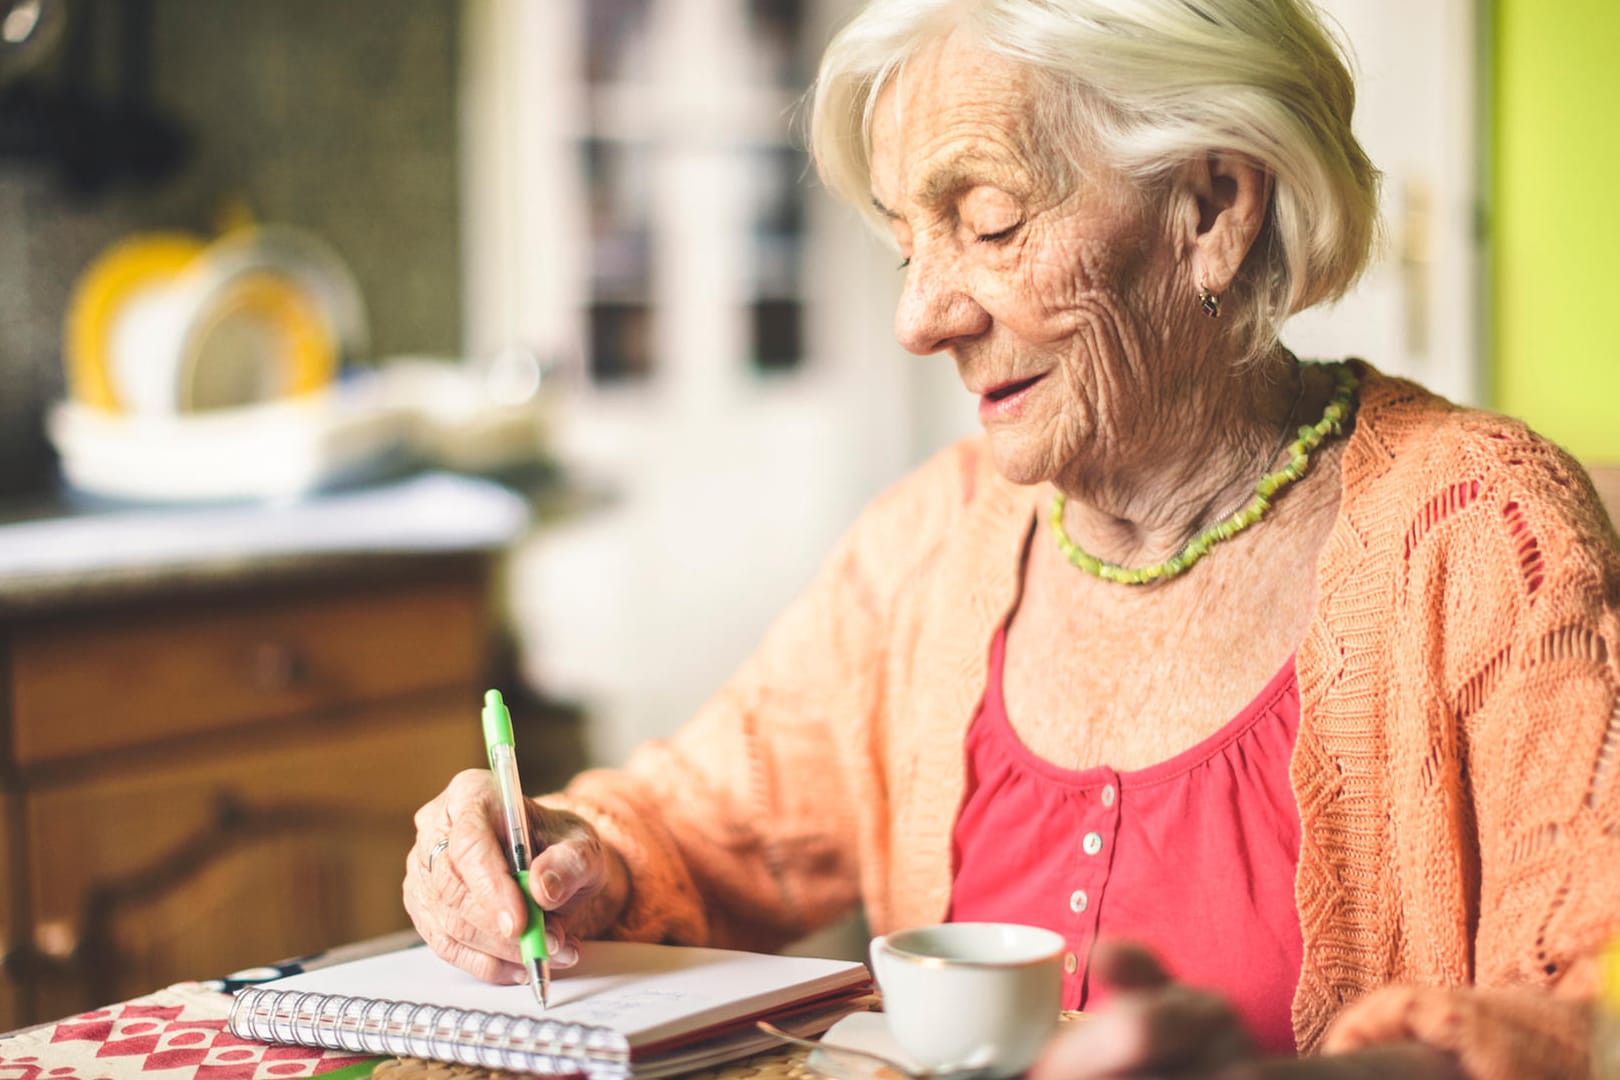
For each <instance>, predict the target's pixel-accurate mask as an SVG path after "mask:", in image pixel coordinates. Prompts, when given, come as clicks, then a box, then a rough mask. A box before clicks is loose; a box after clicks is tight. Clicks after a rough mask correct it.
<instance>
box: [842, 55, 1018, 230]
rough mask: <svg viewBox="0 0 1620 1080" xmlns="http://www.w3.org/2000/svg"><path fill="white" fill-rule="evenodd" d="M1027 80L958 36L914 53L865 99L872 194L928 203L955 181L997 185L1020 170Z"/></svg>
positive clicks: (998, 58) (1015, 67)
mask: <svg viewBox="0 0 1620 1080" xmlns="http://www.w3.org/2000/svg"><path fill="white" fill-rule="evenodd" d="M1031 83H1032V78H1031V75H1030V72H1029V71H1028V70H1027V69H1026V68H1024V67H1022V66H1020V65H1018V64H1016V63H1014V62H1013V61H1010V60H1008V59H1006V58H1004V57H1001V56H997V55H995V54H994V53H990V52H988V51H986V50H984V49H982V48H979V47H977V46H974V45H971V44H970V43H967V42H965V41H962V40H960V34H959V33H956V34H952V35H950V36H949V37H947V38H946V39H944V40H943V41H941V42H939V43H937V44H935V45H933V46H930V47H928V48H925V49H923V50H920V51H919V52H917V53H916V54H914V55H913V56H912V57H910V58H909V59H908V60H907V61H906V63H905V65H904V66H903V67H902V68H901V69H900V70H899V71H897V73H896V74H895V76H894V77H893V78H892V79H890V80H889V83H888V85H886V86H885V87H884V88H883V89H882V90H881V91H880V92H879V93H878V95H877V98H876V100H875V101H874V102H873V113H872V184H873V188H874V192H873V194H874V196H876V198H877V199H878V200H880V202H886V199H885V196H886V195H887V196H888V198H900V197H902V196H904V197H906V198H910V199H912V200H914V201H916V202H918V203H922V204H928V203H931V202H934V201H937V200H939V199H940V198H943V197H946V196H947V195H948V194H949V190H948V189H949V188H951V187H953V186H956V185H958V184H959V183H960V182H961V181H962V180H963V179H972V178H982V179H984V180H986V181H989V182H1000V181H1004V180H1007V179H1010V178H1009V177H1006V176H1004V175H1003V174H1006V173H1008V172H1009V171H1020V170H1023V169H1026V168H1027V166H1028V165H1029V158H1030V155H1031V154H1032V152H1033V145H1032V134H1033V127H1034V116H1033V108H1034V97H1033V94H1032V93H1031ZM896 187H898V188H899V189H900V190H885V189H894V188H896ZM890 205H892V204H890Z"/></svg>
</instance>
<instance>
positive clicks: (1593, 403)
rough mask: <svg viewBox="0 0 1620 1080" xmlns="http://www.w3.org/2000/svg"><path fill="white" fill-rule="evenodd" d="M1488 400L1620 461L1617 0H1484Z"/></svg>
mask: <svg viewBox="0 0 1620 1080" xmlns="http://www.w3.org/2000/svg"><path fill="white" fill-rule="evenodd" d="M1493 33H1494V48H1495V53H1496V55H1495V58H1494V59H1495V70H1494V72H1493V73H1492V78H1493V80H1494V87H1493V89H1494V101H1493V103H1492V108H1493V110H1494V118H1495V124H1494V139H1493V146H1492V154H1493V157H1494V169H1495V174H1494V177H1493V179H1492V183H1493V185H1494V189H1495V191H1494V203H1495V213H1494V220H1493V234H1492V240H1493V251H1492V260H1493V264H1492V265H1493V270H1492V283H1491V291H1492V292H1493V294H1494V308H1493V311H1492V313H1491V322H1492V333H1493V336H1494V338H1495V356H1494V370H1493V376H1494V377H1493V380H1492V382H1493V393H1494V397H1493V404H1494V406H1495V407H1496V408H1497V409H1500V410H1501V411H1503V412H1506V413H1510V414H1512V415H1514V416H1519V417H1522V418H1523V419H1524V420H1526V421H1527V422H1528V423H1529V424H1530V425H1531V426H1532V427H1533V428H1535V429H1536V430H1538V431H1540V432H1541V433H1542V434H1544V435H1547V436H1548V437H1550V438H1552V439H1554V440H1555V441H1557V442H1559V443H1561V444H1563V445H1564V446H1565V447H1567V448H1568V449H1569V450H1570V451H1572V452H1573V453H1574V454H1575V455H1576V456H1577V457H1579V458H1582V459H1584V460H1587V461H1620V0H1495V4H1494V26H1493Z"/></svg>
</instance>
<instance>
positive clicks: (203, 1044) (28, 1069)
mask: <svg viewBox="0 0 1620 1080" xmlns="http://www.w3.org/2000/svg"><path fill="white" fill-rule="evenodd" d="M230 1007H231V999H230V996H229V995H227V994H220V993H216V992H214V991H211V990H208V989H207V988H206V987H202V986H198V985H193V984H186V983H182V984H180V985H178V986H172V987H170V988H169V989H167V990H160V991H158V992H157V993H156V994H152V995H150V996H148V997H144V998H137V999H136V1000H134V1001H128V1002H125V1003H123V1004H121V1005H114V1006H111V1007H109V1008H106V1009H97V1010H95V1011H93V1012H87V1013H83V1014H81V1015H79V1016H74V1017H70V1018H68V1019H66V1020H63V1021H60V1022H59V1023H56V1024H52V1025H48V1026H46V1027H42V1028H35V1029H33V1030H31V1031H26V1032H22V1033H20V1034H18V1035H16V1036H13V1037H11V1038H7V1039H0V1080H296V1078H298V1077H306V1076H315V1075H317V1074H319V1073H326V1072H331V1071H332V1070H334V1069H341V1068H345V1067H347V1066H349V1065H356V1064H359V1063H360V1062H363V1061H367V1060H369V1058H367V1057H366V1056H364V1055H360V1056H357V1055H354V1054H349V1053H345V1052H343V1051H337V1050H315V1049H310V1048H307V1047H303V1046H270V1045H266V1044H265V1043H258V1042H252V1041H250V1040H247V1039H239V1038H237V1037H236V1036H235V1035H232V1034H231V1033H230V1032H229V1031H226V1030H225V1020H226V1017H227V1016H228V1015H229V1014H230Z"/></svg>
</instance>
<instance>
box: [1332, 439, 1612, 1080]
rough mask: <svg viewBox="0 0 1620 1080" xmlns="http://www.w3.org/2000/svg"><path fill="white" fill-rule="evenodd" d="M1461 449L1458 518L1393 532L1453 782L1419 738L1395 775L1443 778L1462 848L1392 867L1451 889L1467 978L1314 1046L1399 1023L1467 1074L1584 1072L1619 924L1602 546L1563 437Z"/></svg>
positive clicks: (1492, 1077)
mask: <svg viewBox="0 0 1620 1080" xmlns="http://www.w3.org/2000/svg"><path fill="white" fill-rule="evenodd" d="M1480 423H1481V424H1483V423H1485V422H1484V421H1481V422H1480ZM1473 445H1474V446H1476V447H1481V446H1482V447H1484V449H1483V450H1482V451H1480V452H1479V454H1480V456H1479V457H1478V458H1476V463H1477V468H1475V469H1474V470H1473V476H1474V477H1475V479H1469V480H1466V481H1464V482H1463V483H1464V484H1465V485H1466V490H1463V489H1462V488H1459V487H1456V486H1455V485H1454V486H1453V488H1451V489H1447V491H1446V492H1445V493H1444V496H1443V498H1444V499H1446V500H1450V502H1449V503H1447V505H1448V506H1449V505H1453V504H1456V503H1457V502H1458V493H1459V492H1461V494H1462V495H1465V496H1467V497H1468V498H1470V499H1473V500H1475V501H1476V502H1477V504H1478V512H1477V513H1475V514H1474V515H1473V519H1472V520H1473V521H1474V523H1475V527H1474V528H1473V529H1470V530H1467V531H1466V532H1456V533H1454V534H1453V535H1452V537H1451V539H1450V540H1449V541H1448V542H1447V543H1446V545H1444V546H1440V545H1425V543H1424V542H1423V540H1422V538H1421V537H1420V536H1419V535H1418V533H1417V530H1416V529H1414V530H1413V531H1412V532H1410V533H1408V539H1407V544H1408V552H1409V556H1410V557H1409V570H1408V573H1409V575H1410V577H1409V582H1410V586H1411V592H1410V594H1409V595H1410V596H1411V598H1412V599H1413V600H1414V601H1416V600H1419V599H1421V598H1424V597H1428V598H1430V600H1429V601H1428V602H1429V603H1430V604H1431V605H1432V606H1431V607H1430V610H1429V611H1427V612H1426V613H1425V612H1423V611H1422V608H1421V605H1418V604H1416V603H1414V604H1413V606H1412V608H1411V613H1412V617H1413V618H1421V617H1425V616H1426V617H1427V618H1428V619H1429V620H1430V625H1431V626H1432V627H1433V628H1434V629H1433V631H1432V632H1431V633H1430V634H1429V636H1428V637H1427V638H1426V639H1425V640H1426V641H1427V642H1428V645H1427V648H1428V649H1429V650H1430V651H1429V655H1428V657H1427V658H1425V657H1421V656H1419V657H1413V658H1411V659H1410V660H1409V661H1408V662H1409V663H1410V664H1412V665H1413V667H1414V669H1415V668H1417V667H1425V666H1426V665H1432V666H1427V667H1426V670H1428V671H1430V672H1432V673H1433V682H1434V684H1436V685H1435V690H1436V691H1437V692H1438V695H1437V698H1436V700H1437V702H1438V706H1439V709H1440V713H1441V715H1443V716H1444V717H1446V718H1447V723H1448V724H1449V725H1451V726H1452V727H1453V730H1454V732H1455V736H1454V738H1455V739H1456V742H1455V744H1454V745H1455V751H1454V753H1455V760H1456V762H1457V772H1456V774H1455V781H1453V780H1451V779H1449V778H1450V777H1451V776H1452V775H1453V774H1452V773H1451V771H1450V769H1449V768H1448V767H1444V766H1442V764H1441V763H1442V762H1443V761H1445V760H1447V758H1448V751H1446V750H1445V749H1444V748H1443V745H1442V744H1441V743H1436V745H1435V747H1434V748H1433V749H1432V750H1431V752H1430V755H1429V757H1428V758H1427V759H1425V761H1423V762H1419V763H1418V767H1417V768H1416V770H1415V772H1414V774H1413V775H1414V776H1415V777H1416V778H1417V780H1418V787H1421V786H1422V784H1423V779H1424V777H1427V776H1431V775H1432V776H1433V777H1435V778H1437V779H1436V780H1435V782H1436V783H1444V784H1447V785H1450V784H1451V783H1453V782H1455V783H1456V784H1457V785H1459V786H1460V788H1461V790H1460V791H1458V792H1457V797H1455V798H1451V799H1447V800H1444V801H1442V802H1440V803H1437V804H1436V805H1445V806H1450V807H1451V808H1452V812H1453V813H1455V814H1456V815H1457V818H1456V819H1455V822H1454V824H1453V826H1452V827H1451V828H1452V829H1454V830H1455V832H1454V834H1453V835H1456V836H1457V837H1459V838H1460V839H1461V850H1460V851H1455V852H1453V853H1452V854H1451V855H1450V856H1449V857H1446V858H1444V859H1430V860H1427V861H1425V862H1423V863H1422V864H1421V865H1420V864H1419V863H1418V862H1417V861H1413V862H1409V863H1407V864H1405V865H1404V866H1403V874H1404V882H1405V884H1404V889H1405V890H1406V892H1407V893H1408V897H1407V899H1408V900H1409V901H1410V900H1412V899H1416V898H1427V897H1430V896H1431V895H1435V894H1437V893H1438V889H1437V887H1436V883H1439V882H1444V881H1455V882H1456V883H1457V884H1458V885H1459V886H1460V891H1459V893H1458V896H1459V899H1460V901H1461V907H1460V908H1459V909H1457V910H1456V914H1455V918H1456V919H1457V920H1458V921H1459V925H1461V926H1463V927H1465V928H1466V930H1465V932H1471V941H1470V951H1469V953H1468V954H1466V959H1465V963H1466V965H1467V966H1466V967H1464V968H1463V969H1462V971H1463V973H1464V975H1465V977H1468V976H1471V982H1472V984H1473V985H1472V986H1471V987H1458V988H1443V987H1429V988H1413V987H1400V986H1396V987H1389V988H1385V989H1382V990H1379V991H1376V992H1374V993H1372V994H1369V995H1368V996H1367V997H1365V998H1364V999H1362V1000H1361V1001H1359V1002H1357V1003H1355V1004H1353V1005H1351V1006H1350V1007H1348V1008H1347V1009H1346V1010H1345V1011H1344V1013H1343V1014H1342V1015H1341V1016H1340V1017H1339V1018H1338V1020H1337V1021H1336V1025H1335V1027H1334V1029H1333V1035H1332V1036H1331V1038H1330V1039H1329V1042H1328V1045H1330V1046H1341V1047H1348V1046H1353V1045H1365V1044H1366V1043H1369V1042H1374V1041H1382V1040H1385V1039H1390V1038H1413V1037H1415V1038H1418V1039H1420V1040H1422V1041H1424V1042H1426V1043H1429V1044H1431V1045H1434V1046H1436V1047H1439V1048H1441V1049H1444V1050H1447V1051H1449V1052H1451V1053H1453V1054H1454V1055H1455V1056H1456V1057H1457V1059H1458V1060H1459V1062H1460V1063H1461V1064H1462V1065H1463V1066H1464V1068H1465V1069H1466V1071H1467V1072H1468V1074H1469V1075H1470V1076H1472V1077H1474V1078H1476V1080H1497V1078H1504V1080H1505V1078H1509V1077H1512V1078H1516V1080H1531V1078H1543V1077H1544V1078H1548V1080H1551V1078H1554V1077H1568V1076H1582V1075H1585V1074H1586V1058H1587V1041H1588V1018H1589V1012H1590V999H1591V994H1592V992H1593V988H1594V986H1595V982H1596V980H1595V979H1594V978H1593V977H1592V972H1593V971H1594V969H1595V964H1596V960H1595V957H1596V956H1597V955H1598V954H1599V952H1600V951H1601V949H1602V948H1603V945H1604V944H1605V942H1606V941H1607V940H1608V939H1609V938H1610V937H1611V936H1613V935H1615V934H1616V933H1620V907H1617V906H1616V904H1615V897H1616V896H1620V774H1617V769H1620V663H1617V661H1620V556H1617V553H1616V544H1615V537H1614V533H1613V530H1612V528H1611V526H1610V525H1609V523H1608V521H1607V518H1606V516H1605V514H1604V512H1603V510H1602V508H1601V506H1600V504H1599V503H1598V502H1597V500H1596V497H1595V495H1594V494H1593V493H1592V491H1591V487H1590V484H1589V483H1588V482H1587V480H1586V478H1585V476H1584V474H1583V473H1582V471H1581V469H1580V468H1579V466H1578V465H1576V464H1575V462H1574V461H1572V460H1571V459H1569V458H1568V456H1567V455H1565V454H1564V453H1563V452H1562V451H1559V450H1558V449H1557V448H1556V447H1553V446H1551V445H1550V444H1548V443H1546V442H1545V441H1543V440H1540V439H1538V438H1536V437H1535V436H1533V435H1531V434H1530V433H1528V432H1526V431H1524V430H1523V429H1522V428H1521V427H1518V426H1516V425H1507V424H1502V425H1501V426H1500V427H1496V428H1492V429H1491V430H1490V431H1489V433H1488V434H1487V435H1486V436H1485V438H1484V439H1482V440H1480V441H1479V442H1476V443H1474V444H1473ZM1421 521H1422V519H1420V523H1421ZM1442 726H1445V725H1442ZM1403 775H1404V774H1403ZM1408 797H1414V798H1415V796H1414V794H1413V792H1412V791H1398V792H1397V793H1396V800H1397V803H1398V804H1399V803H1400V802H1401V800H1402V799H1405V798H1408ZM1398 814H1399V812H1398ZM1400 820H1401V822H1402V826H1403V827H1405V828H1406V829H1407V830H1408V831H1410V832H1416V831H1417V829H1418V824H1417V823H1416V822H1415V819H1413V818H1412V817H1411V815H1409V814H1408V815H1406V816H1405V817H1401V818H1400ZM1436 831H1437V834H1438V830H1436ZM1429 854H1431V855H1436V854H1438V852H1435V851H1430V853H1429ZM1453 865H1455V866H1457V867H1460V868H1461V869H1460V871H1453V870H1451V866H1453ZM1409 910H1410V908H1409ZM1435 910H1439V907H1438V905H1437V906H1436V907H1435ZM1429 925H1433V926H1435V927H1437V928H1439V927H1441V926H1442V924H1441V923H1440V922H1438V921H1436V922H1433V923H1431V924H1429ZM1414 926H1415V927H1419V928H1421V924H1414ZM1439 933H1440V931H1439V930H1438V929H1437V931H1436V936H1437V937H1438V935H1439ZM1432 940H1435V939H1429V938H1426V939H1423V940H1420V941H1417V942H1414V947H1415V949H1418V950H1421V949H1423V948H1425V947H1433V946H1432V945H1431V944H1430V942H1431V941H1432ZM1469 968H1471V972H1470V971H1469V970H1468V969H1469Z"/></svg>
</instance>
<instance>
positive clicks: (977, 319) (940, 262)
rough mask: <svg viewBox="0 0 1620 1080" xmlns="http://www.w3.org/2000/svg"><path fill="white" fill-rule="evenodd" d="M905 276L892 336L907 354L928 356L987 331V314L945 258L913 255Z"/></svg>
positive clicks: (988, 324) (955, 269)
mask: <svg viewBox="0 0 1620 1080" xmlns="http://www.w3.org/2000/svg"><path fill="white" fill-rule="evenodd" d="M905 273H906V284H905V288H903V289H902V290H901V291H900V306H899V307H898V308H897V309H896V310H895V313H894V336H895V339H896V340H897V341H899V342H900V344H901V345H902V346H903V347H904V348H905V349H906V350H907V351H908V352H912V353H915V354H916V355H918V356H927V355H929V354H930V353H937V352H939V351H941V350H943V349H945V348H946V347H948V346H949V345H950V344H951V342H953V341H956V340H958V339H960V338H971V337H976V336H978V335H979V334H982V333H984V332H985V331H986V330H988V329H989V327H990V313H989V312H987V311H985V310H984V308H982V307H980V306H979V302H978V301H977V300H975V299H974V298H973V295H972V293H971V292H970V291H969V289H968V288H967V286H966V283H965V282H964V281H963V279H962V276H961V273H960V271H959V270H958V268H957V267H955V266H953V265H952V263H951V261H950V260H949V257H948V256H941V255H933V256H930V257H928V258H919V257H918V256H916V255H913V256H912V259H911V265H910V266H908V267H906V271H905Z"/></svg>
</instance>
